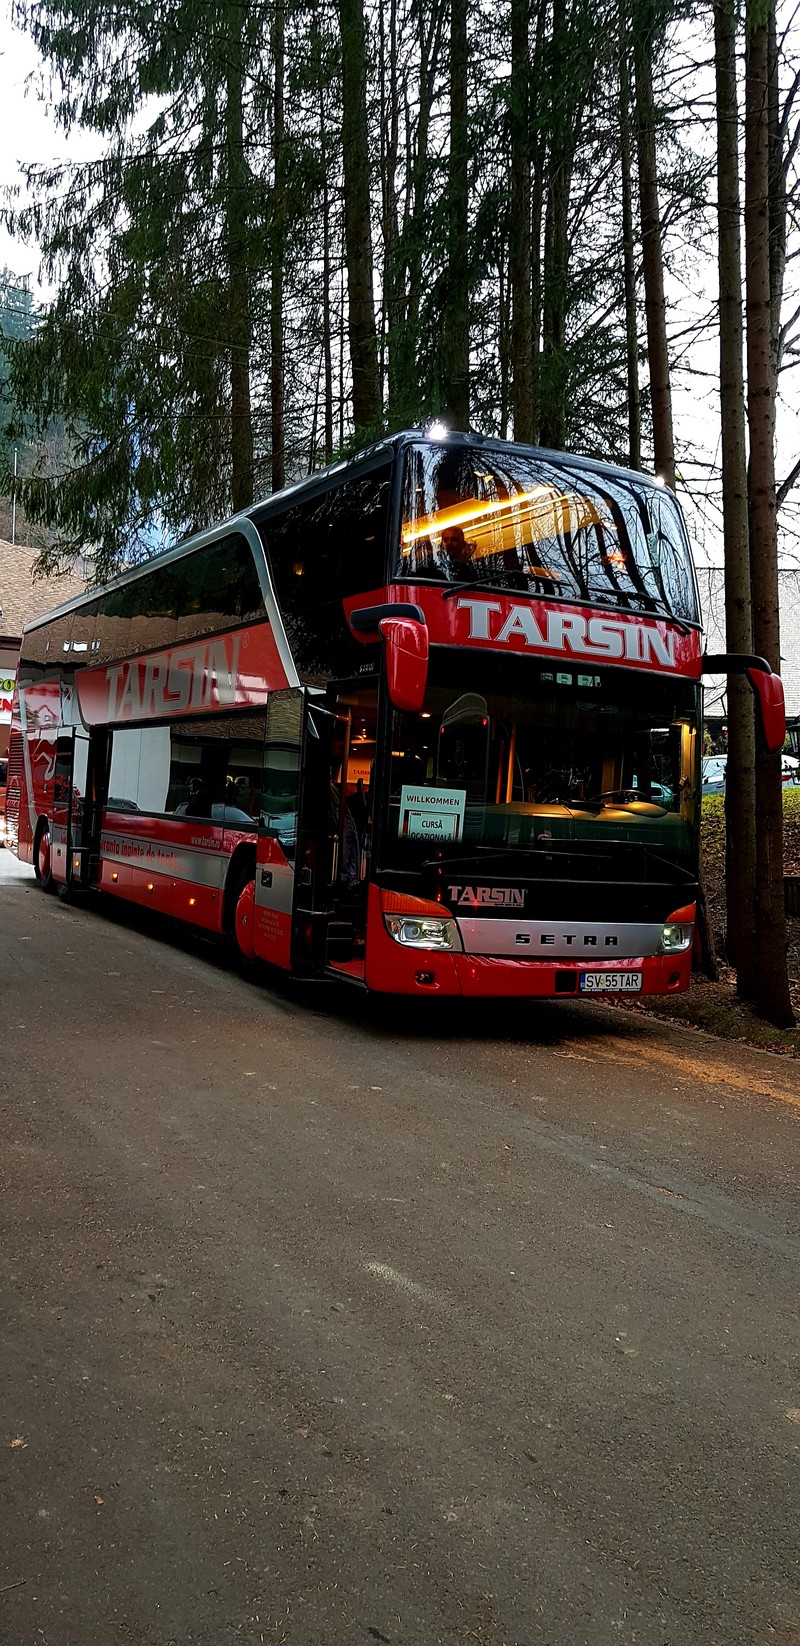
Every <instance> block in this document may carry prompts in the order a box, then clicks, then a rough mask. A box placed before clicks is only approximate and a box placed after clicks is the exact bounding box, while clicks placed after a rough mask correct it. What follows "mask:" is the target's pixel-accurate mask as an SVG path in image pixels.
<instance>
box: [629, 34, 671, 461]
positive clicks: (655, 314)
mask: <svg viewBox="0 0 800 1646" xmlns="http://www.w3.org/2000/svg"><path fill="white" fill-rule="evenodd" d="M634 70H635V72H634V78H635V86H636V135H637V147H638V152H639V210H640V215H641V224H642V268H643V273H644V312H645V319H646V322H647V359H648V365H649V368H650V400H651V405H652V414H653V455H654V462H655V469H656V473H657V474H660V475H662V476H663V478H664V480H665V481H666V483H667V485H668V486H672V487H674V485H675V442H674V438H673V432H672V392H671V388H670V377H669V354H668V351H667V304H666V298H665V296H664V263H663V255H662V248H661V217H660V213H659V208H658V174H657V170H656V113H655V105H654V103H653V65H652V41H651V38H650V36H649V32H648V30H647V28H646V26H645V20H644V19H643V18H642V19H640V22H639V26H638V27H637V28H636V29H635V31H634Z"/></svg>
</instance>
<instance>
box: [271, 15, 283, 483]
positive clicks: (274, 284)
mask: <svg viewBox="0 0 800 1646" xmlns="http://www.w3.org/2000/svg"><path fill="white" fill-rule="evenodd" d="M285 30H286V19H285V13H284V0H275V15H274V19H273V25H272V57H273V62H274V64H275V100H274V101H275V106H274V113H273V139H272V147H273V170H274V193H273V201H272V247H271V254H272V257H271V260H272V281H271V290H270V313H269V333H270V361H271V376H270V408H271V430H272V440H271V444H272V490H273V491H274V492H277V491H280V490H281V487H282V486H285V484H286V459H285V450H284V432H283V398H284V363H283V270H284V239H285V235H286V182H285V152H284V151H285V146H286V143H285V139H286V132H285V119H284V73H285Z"/></svg>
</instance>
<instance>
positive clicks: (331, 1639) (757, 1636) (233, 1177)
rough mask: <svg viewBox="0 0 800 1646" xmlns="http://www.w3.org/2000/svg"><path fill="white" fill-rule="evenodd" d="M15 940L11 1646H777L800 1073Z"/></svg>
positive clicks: (794, 1334)
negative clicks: (633, 1645) (264, 1645)
mask: <svg viewBox="0 0 800 1646" xmlns="http://www.w3.org/2000/svg"><path fill="white" fill-rule="evenodd" d="M0 933H2V942H1V943H0V952H2V967H3V972H2V978H3V985H2V1042H1V1044H2V1057H1V1058H0V1090H1V1091H2V1108H1V1110H0V1126H2V1133H1V1134H0V1135H2V1139H3V1142H2V1149H0V1178H2V1200H1V1207H2V1221H3V1232H2V1241H1V1244H0V1274H1V1275H2V1286H3V1296H4V1308H3V1319H4V1326H3V1337H2V1349H1V1350H0V1376H1V1378H2V1399H1V1400H0V1414H1V1422H0V1467H1V1469H2V1485H0V1494H1V1495H0V1554H1V1556H2V1560H1V1564H0V1639H2V1641H3V1642H4V1643H11V1646H42V1643H44V1646H118V1643H123V1642H124V1643H134V1646H167V1643H175V1646H178V1643H180V1646H184V1643H186V1646H227V1643H228V1642H231V1643H233V1642H248V1643H250V1642H253V1643H255V1642H261V1641H263V1642H269V1643H276V1642H277V1643H291V1646H362V1643H363V1646H373V1643H374V1642H376V1641H377V1642H379V1643H380V1642H383V1643H384V1646H386V1643H391V1646H437V1643H441V1646H475V1643H478V1646H583V1643H585V1646H605V1643H609V1646H612V1643H613V1646H628V1643H630V1642H639V1643H642V1646H689V1643H692V1646H695V1643H697V1646H700V1643H702V1646H735V1643H742V1646H745V1643H746V1646H754V1643H756V1646H760V1643H762V1642H763V1643H764V1646H767V1643H769V1646H800V1585H798V1570H797V1557H798V1542H799V1539H800V1491H798V1450H799V1448H800V1357H799V1356H798V1347H799V1337H798V1258H800V1211H799V1205H800V1202H799V1201H798V1172H797V1167H798V1155H799V1154H800V1150H799V1149H798V1121H799V1120H800V1079H798V1066H797V1064H796V1063H787V1062H782V1061H781V1060H779V1059H777V1058H774V1057H769V1056H767V1055H766V1054H760V1053H757V1052H751V1051H748V1050H747V1049H746V1048H744V1047H739V1046H734V1047H731V1048H725V1047H723V1046H721V1045H720V1044H719V1043H716V1042H714V1041H712V1040H710V1039H708V1038H707V1037H704V1036H700V1035H694V1034H691V1033H690V1032H687V1031H680V1030H678V1029H672V1028H670V1027H668V1026H665V1025H661V1024H657V1023H654V1022H652V1021H650V1020H646V1019H643V1018H641V1017H639V1016H637V1015H635V1014H627V1013H620V1012H615V1011H613V1010H612V1009H611V1008H608V1007H604V1006H601V1005H596V1006H594V1005H586V1006H581V1005H578V1004H572V1003H570V1004H568V1003H566V1002H565V1003H557V1004H556V1003H554V1004H552V1005H550V1004H548V1005H542V1006H533V1005H531V1006H523V1007H519V1006H517V1007H514V1008H511V1009H506V1008H504V1007H500V1008H498V1007H497V1006H494V1007H492V1006H487V1007H486V1008H485V1009H478V1008H476V1007H475V1005H474V1003H473V1004H471V1005H470V1006H469V1008H468V1009H463V1010H456V1009H452V1008H451V1009H448V1010H447V1011H446V1012H443V1011H442V1009H441V1008H439V1010H438V1012H437V1011H436V1010H435V1009H434V1010H429V1011H426V1012H425V1013H422V1012H421V1011H420V1008H419V1007H413V1008H412V1007H410V1006H403V1005H402V1004H400V1005H392V1006H390V1007H386V1006H383V1007H382V1008H376V1007H374V1006H371V1005H370V1003H368V1002H367V1003H365V1002H364V1001H363V1000H362V999H361V997H359V996H356V995H352V996H351V995H348V994H345V995H332V994H330V993H326V992H325V991H324V990H320V989H317V990H310V989H306V990H305V991H297V990H294V989H292V988H291V987H287V986H283V987H276V986H274V985H273V984H272V983H271V982H270V981H269V980H267V981H265V980H264V979H261V980H255V981H254V980H250V979H247V980H245V979H243V978H242V977H240V976H239V975H238V974H237V973H236V972H235V971H234V970H229V969H227V968H226V966H225V965H224V963H223V962H222V961H221V959H220V958H219V957H218V956H217V955H216V954H215V953H214V952H213V951H212V950H210V949H207V948H204V947H202V946H201V945H200V944H199V943H198V942H197V940H196V939H194V938H191V937H189V938H185V937H180V936H179V935H177V934H176V933H175V932H174V931H173V932H170V931H169V929H167V928H164V927H162V928H157V929H156V928H153V927H149V926H148V925H147V923H146V921H145V920H144V917H141V916H137V915H135V914H133V913H130V914H122V913H120V912H114V911H108V910H106V911H105V912H103V911H102V910H98V909H97V908H95V909H93V910H90V909H86V908H71V907H64V906H62V905H61V904H59V902H58V901H57V900H56V899H55V898H47V897H44V896H42V894H41V893H39V892H38V891H37V890H36V888H35V886H34V884H33V881H32V879H31V877H30V871H29V870H28V869H20V868H19V866H18V865H17V864H16V863H15V861H14V860H13V859H11V858H10V857H9V854H8V853H5V852H0ZM427 1004H428V1003H426V1005H427Z"/></svg>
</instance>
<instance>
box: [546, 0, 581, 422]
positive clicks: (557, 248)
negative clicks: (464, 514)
mask: <svg viewBox="0 0 800 1646" xmlns="http://www.w3.org/2000/svg"><path fill="white" fill-rule="evenodd" d="M569 61H570V38H569V28H568V21H567V12H566V4H565V0H553V30H552V38H551V42H550V62H551V75H552V92H551V98H550V108H549V113H550V130H549V151H550V152H549V162H548V187H547V207H546V211H545V222H544V268H543V274H542V359H541V372H540V396H541V404H540V439H541V442H542V445H543V446H551V447H553V448H555V450H557V451H560V450H562V449H563V447H564V445H565V444H566V438H567V405H566V396H567V360H566V324H567V304H568V289H567V288H568V280H569V232H568V230H569V197H570V189H571V186H572V166H573V155H574V149H573V143H574V136H573V134H574V121H573V118H572V111H571V110H570V109H568V108H567V106H566V104H565V101H564V94H565V91H566V86H567V78H568V77H567V72H566V67H567V65H568V63H569Z"/></svg>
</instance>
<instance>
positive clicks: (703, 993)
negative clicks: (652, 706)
mask: <svg viewBox="0 0 800 1646" xmlns="http://www.w3.org/2000/svg"><path fill="white" fill-rule="evenodd" d="M724 807H725V802H724V799H723V797H722V796H721V795H719V796H718V795H714V796H712V797H710V798H708V799H706V800H705V801H704V802H703V824H702V833H701V853H702V865H703V878H704V882H705V888H706V898H707V900H708V909H709V915H710V919H711V927H712V931H713V934H714V940H715V943H716V946H717V955H718V958H719V962H720V966H719V970H720V979H719V982H718V983H710V982H709V981H708V979H707V978H704V977H701V976H699V975H697V976H695V978H694V980H693V983H692V988H691V990H690V992H689V994H688V995H682V996H680V997H679V998H676V999H674V1000H671V1001H670V1002H669V1004H668V1005H667V1002H666V1001H665V1002H664V1003H663V1007H662V1005H661V1004H660V1003H658V1002H656V1003H655V1004H654V1005H650V1004H644V1003H642V1004H638V1003H637V1004H633V1003H632V1009H633V1010H635V1011H653V1012H655V1013H656V1015H658V1016H660V1017H668V1018H669V1019H670V1020H671V1021H679V1022H682V1023H687V1024H691V1025H693V1026H694V1027H695V1028H699V1029H705V1030H707V1031H710V1032H711V1033H712V1034H718V1035H722V1036H724V1037H725V1038H726V1039H732V1040H741V1041H746V1042H747V1043H748V1044H750V1045H754V1046H762V1047H767V1048H769V1049H770V1050H771V1051H776V1052H781V1053H783V1054H784V1055H788V1056H794V1057H800V1027H797V1028H795V1029H793V1030H792V1029H789V1030H785V1031H780V1030H777V1029H773V1028H772V1027H771V1026H770V1025H769V1024H765V1023H762V1022H761V1021H760V1019H758V1018H757V1017H755V1015H754V1014H753V1013H752V1012H751V1011H750V1010H749V1008H748V1007H747V1006H745V1005H744V1004H743V1003H742V1002H740V1001H739V1000H738V998H737V996H736V973H735V972H734V970H733V968H732V967H731V966H728V965H726V964H725V938H724V934H725V809H724ZM784 870H785V873H786V874H792V875H800V789H790V790H787V792H786V794H785V795H784ZM786 929H787V942H788V957H789V979H790V991H791V995H792V1003H793V1005H794V1009H795V1014H796V1016H797V1018H798V1021H799V1022H800V920H798V919H795V918H788V919H787V922H786Z"/></svg>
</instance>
